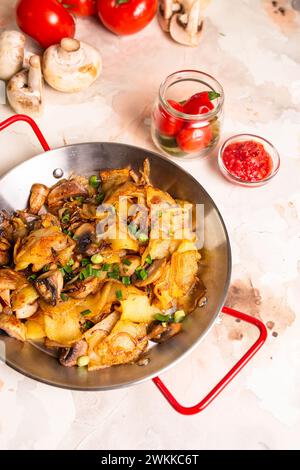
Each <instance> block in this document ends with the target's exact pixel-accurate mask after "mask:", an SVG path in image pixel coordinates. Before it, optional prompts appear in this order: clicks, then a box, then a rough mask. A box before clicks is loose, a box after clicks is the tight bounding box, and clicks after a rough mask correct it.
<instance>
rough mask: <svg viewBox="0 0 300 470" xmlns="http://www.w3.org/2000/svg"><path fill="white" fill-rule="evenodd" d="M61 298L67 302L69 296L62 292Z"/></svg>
mask: <svg viewBox="0 0 300 470" xmlns="http://www.w3.org/2000/svg"><path fill="white" fill-rule="evenodd" d="M60 298H61V300H63V301H64V302H66V300H68V298H69V297H68V296H67V295H66V294H64V293H62V294H60Z"/></svg>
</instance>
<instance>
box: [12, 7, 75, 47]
mask: <svg viewBox="0 0 300 470" xmlns="http://www.w3.org/2000/svg"><path fill="white" fill-rule="evenodd" d="M16 15H17V23H18V26H19V28H20V29H21V30H22V31H24V33H26V34H28V36H31V37H32V38H33V39H35V40H36V41H37V42H38V43H40V44H41V46H42V47H44V48H47V47H49V46H52V44H57V43H59V42H60V41H61V39H63V38H66V37H68V38H73V37H74V34H75V22H74V19H73V17H72V15H70V13H69V12H68V11H67V10H66V9H65V8H64V7H63V6H62V5H61V4H60V3H59V2H58V1H57V0H43V1H41V0H19V2H18V4H17V8H16Z"/></svg>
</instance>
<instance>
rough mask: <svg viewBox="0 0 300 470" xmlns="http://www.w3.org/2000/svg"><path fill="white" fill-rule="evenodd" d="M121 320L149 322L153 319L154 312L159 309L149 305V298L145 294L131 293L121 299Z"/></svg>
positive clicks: (158, 311) (157, 311)
mask: <svg viewBox="0 0 300 470" xmlns="http://www.w3.org/2000/svg"><path fill="white" fill-rule="evenodd" d="M121 311H122V316H121V320H124V321H125V320H127V321H132V322H136V323H150V322H151V321H153V320H154V317H155V314H157V313H160V310H159V309H158V308H157V307H154V306H153V305H150V299H149V297H148V296H147V295H136V294H131V295H129V296H128V298H127V299H126V300H123V301H121Z"/></svg>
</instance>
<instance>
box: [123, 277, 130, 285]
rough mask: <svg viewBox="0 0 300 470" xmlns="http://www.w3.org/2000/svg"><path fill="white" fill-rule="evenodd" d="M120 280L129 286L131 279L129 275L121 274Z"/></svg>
mask: <svg viewBox="0 0 300 470" xmlns="http://www.w3.org/2000/svg"><path fill="white" fill-rule="evenodd" d="M122 282H123V284H124V285H125V286H129V285H130V284H131V280H130V277H129V276H123V277H122Z"/></svg>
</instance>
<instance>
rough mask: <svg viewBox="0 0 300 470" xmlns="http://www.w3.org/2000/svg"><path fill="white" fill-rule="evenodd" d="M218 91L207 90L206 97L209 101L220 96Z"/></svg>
mask: <svg viewBox="0 0 300 470" xmlns="http://www.w3.org/2000/svg"><path fill="white" fill-rule="evenodd" d="M220 96H221V95H220V93H217V92H216V91H209V92H208V97H209V99H210V101H213V100H216V99H217V98H220Z"/></svg>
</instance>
